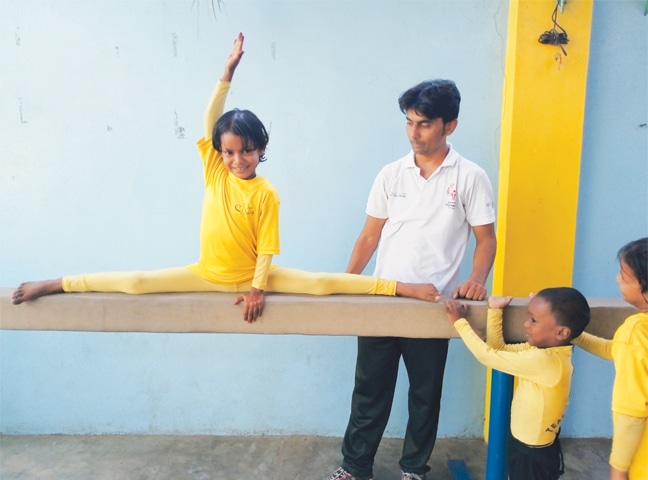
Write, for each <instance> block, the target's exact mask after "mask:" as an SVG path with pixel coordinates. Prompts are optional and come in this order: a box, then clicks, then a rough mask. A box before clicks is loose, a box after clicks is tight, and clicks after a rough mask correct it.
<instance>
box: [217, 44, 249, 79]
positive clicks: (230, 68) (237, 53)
mask: <svg viewBox="0 0 648 480" xmlns="http://www.w3.org/2000/svg"><path fill="white" fill-rule="evenodd" d="M244 40H245V37H244V36H243V34H242V33H239V34H238V37H236V39H235V40H234V45H232V50H231V51H230V53H229V55H228V56H227V59H226V60H225V70H224V72H223V76H222V77H221V80H222V81H224V82H231V81H232V77H233V76H234V71H235V70H236V67H238V64H239V62H240V61H241V57H242V56H243V54H244V53H245V52H244V51H243V41H244Z"/></svg>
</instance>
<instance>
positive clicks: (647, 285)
mask: <svg viewBox="0 0 648 480" xmlns="http://www.w3.org/2000/svg"><path fill="white" fill-rule="evenodd" d="M617 258H618V259H619V260H623V261H624V262H625V264H626V265H627V266H628V267H630V270H632V273H633V274H634V276H635V277H636V278H637V281H638V282H639V285H640V286H641V293H643V294H646V293H648V237H644V238H640V239H639V240H634V241H632V242H629V243H626V244H625V245H624V246H623V247H621V248H620V249H619V253H618V254H617Z"/></svg>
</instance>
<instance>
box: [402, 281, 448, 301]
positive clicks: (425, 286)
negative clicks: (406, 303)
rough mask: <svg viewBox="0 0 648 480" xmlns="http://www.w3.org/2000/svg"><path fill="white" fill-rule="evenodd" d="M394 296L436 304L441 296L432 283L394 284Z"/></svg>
mask: <svg viewBox="0 0 648 480" xmlns="http://www.w3.org/2000/svg"><path fill="white" fill-rule="evenodd" d="M396 295H397V296H399V297H409V298H418V299H419V300H425V301H426V302H435V303H436V302H438V301H439V300H440V298H441V294H440V293H439V291H438V290H437V289H436V287H435V286H434V284H432V283H402V282H397V283H396Z"/></svg>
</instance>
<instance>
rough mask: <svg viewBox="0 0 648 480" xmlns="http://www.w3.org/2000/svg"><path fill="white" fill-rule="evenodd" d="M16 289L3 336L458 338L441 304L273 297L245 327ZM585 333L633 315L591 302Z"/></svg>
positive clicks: (509, 329)
mask: <svg viewBox="0 0 648 480" xmlns="http://www.w3.org/2000/svg"><path fill="white" fill-rule="evenodd" d="M12 292H13V289H10V288H2V289H0V329H2V330H53V331H77V332H150V333H153V332H155V333H250V334H277V335H288V334H296V335H346V336H392V337H408V338H458V334H457V332H456V330H455V329H454V327H453V325H452V324H451V323H450V322H449V321H448V319H447V317H446V315H445V313H444V309H443V304H442V303H440V304H434V303H429V302H424V301H421V300H415V299H409V298H400V297H386V296H373V295H327V296H314V295H293V294H271V293H270V294H267V295H266V306H265V311H264V314H263V317H262V318H261V319H260V320H258V321H256V322H255V323H252V324H248V323H246V322H244V321H243V310H242V307H241V306H235V305H233V302H234V299H235V298H236V296H237V295H236V294H231V293H155V294H147V295H127V294H123V293H65V294H58V295H49V296H45V297H41V298H39V299H37V300H34V301H31V302H25V303H23V304H21V305H12V303H11V294H12ZM588 302H589V304H590V308H591V310H592V320H591V322H590V325H589V326H588V328H587V331H588V332H590V333H593V334H595V335H599V336H601V337H604V338H612V336H613V335H614V331H615V330H616V328H617V327H618V326H619V325H620V324H621V323H622V322H623V320H624V319H625V318H626V317H627V316H629V315H631V314H632V313H633V309H632V307H630V306H629V305H628V304H626V303H625V302H623V301H622V300H620V299H588ZM464 303H466V304H467V305H469V306H470V309H469V315H468V321H469V322H470V324H471V325H472V326H473V328H474V329H475V330H476V331H477V332H478V333H480V334H482V336H483V335H484V334H485V331H486V309H487V307H486V302H476V301H465V302H464ZM527 304H528V298H515V299H514V300H513V302H512V303H511V306H509V307H508V308H507V309H506V310H505V311H504V336H505V338H506V340H507V341H508V342H523V341H525V337H524V328H523V323H524V321H525V320H526V315H527V312H526V309H527Z"/></svg>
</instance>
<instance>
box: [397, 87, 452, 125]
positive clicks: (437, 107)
mask: <svg viewBox="0 0 648 480" xmlns="http://www.w3.org/2000/svg"><path fill="white" fill-rule="evenodd" d="M460 103H461V95H460V94H459V89H458V88H457V85H455V83H454V82H453V81H452V80H442V79H436V80H427V81H425V82H421V83H419V84H418V85H416V86H415V87H412V88H410V89H409V90H407V91H406V92H404V93H403V94H402V95H401V96H400V98H399V99H398V105H399V107H400V109H401V112H403V113H407V111H408V110H412V109H413V110H414V111H415V112H416V113H418V114H419V115H422V116H424V117H426V118H429V119H430V120H434V119H436V118H441V119H442V120H443V123H444V124H445V123H448V122H451V121H452V120H455V119H456V118H457V117H459V104H460Z"/></svg>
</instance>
